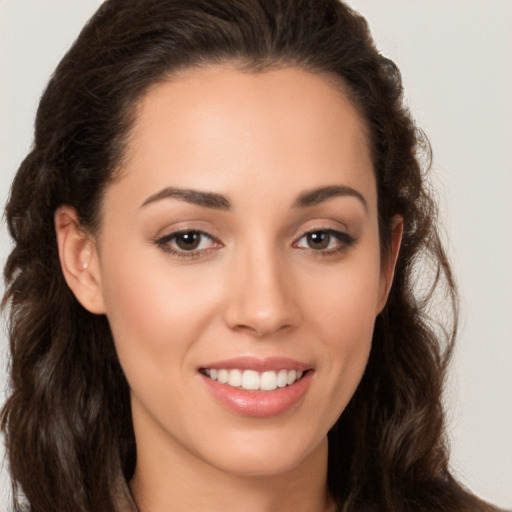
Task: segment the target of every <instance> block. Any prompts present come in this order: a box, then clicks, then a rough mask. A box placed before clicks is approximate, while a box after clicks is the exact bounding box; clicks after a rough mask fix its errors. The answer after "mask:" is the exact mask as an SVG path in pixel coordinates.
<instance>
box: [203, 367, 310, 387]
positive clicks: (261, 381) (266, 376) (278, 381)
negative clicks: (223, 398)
mask: <svg viewBox="0 0 512 512" xmlns="http://www.w3.org/2000/svg"><path fill="white" fill-rule="evenodd" d="M200 371H201V373H202V374H203V375H206V376H207V377H209V378H210V379H212V380H215V381H217V382H219V383H220V384H227V385H228V386H231V387H233V388H237V389H243V390H246V391H274V390H275V389H278V388H285V387H287V386H291V385H292V384H295V383H296V382H297V381H299V380H300V379H301V378H302V377H303V375H304V371H302V370H299V369H290V370H288V369H285V368H282V369H280V370H267V371H263V372H258V371H256V370H243V369H239V368H202V369H201V370H200Z"/></svg>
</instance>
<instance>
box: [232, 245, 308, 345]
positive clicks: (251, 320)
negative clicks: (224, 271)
mask: <svg viewBox="0 0 512 512" xmlns="http://www.w3.org/2000/svg"><path fill="white" fill-rule="evenodd" d="M285 263H286V262H282V261H281V262H280V261H279V258H278V255H276V254H275V251H272V250H267V251H264V250H260V251H259V252H258V254H249V255H247V254H246V255H240V257H238V258H237V259H236V261H234V262H233V265H232V266H231V268H230V270H229V272H230V279H229V282H230V293H229V301H228V304H227V305H226V308H225V320H226V323H227V325H228V326H229V328H231V329H234V330H237V331H242V332H246V333H248V334H251V335H252V336H256V337H260V338H261V337H265V336H271V335H274V334H277V333H278V332H283V331H286V330H290V329H292V328H294V327H296V326H297V325H299V323H300V321H301V312H300V307H299V300H298V299H299V297H297V296H296V295H295V294H294V286H293V277H292V275H291V272H287V271H286V264H285Z"/></svg>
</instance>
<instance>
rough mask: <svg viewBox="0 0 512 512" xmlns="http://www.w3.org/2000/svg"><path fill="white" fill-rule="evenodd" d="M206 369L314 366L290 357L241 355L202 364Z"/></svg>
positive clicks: (275, 368)
mask: <svg viewBox="0 0 512 512" xmlns="http://www.w3.org/2000/svg"><path fill="white" fill-rule="evenodd" d="M201 368H204V369H217V370H221V369H225V370H234V369H238V370H254V371H257V372H264V371H270V370H274V371H278V370H300V371H303V372H305V371H306V370H310V369H311V368H312V367H311V365H310V364H307V363H303V362H300V361H297V360H295V359H290V358H288V357H265V358H259V357H253V356H240V357H235V358H232V359H224V360H222V361H215V362H212V363H208V364H205V365H202V366H201Z"/></svg>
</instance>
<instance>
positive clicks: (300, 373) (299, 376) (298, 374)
mask: <svg viewBox="0 0 512 512" xmlns="http://www.w3.org/2000/svg"><path fill="white" fill-rule="evenodd" d="M303 374H304V372H303V371H302V370H298V371H297V376H296V377H295V380H299V379H300V378H301V377H302V375H303Z"/></svg>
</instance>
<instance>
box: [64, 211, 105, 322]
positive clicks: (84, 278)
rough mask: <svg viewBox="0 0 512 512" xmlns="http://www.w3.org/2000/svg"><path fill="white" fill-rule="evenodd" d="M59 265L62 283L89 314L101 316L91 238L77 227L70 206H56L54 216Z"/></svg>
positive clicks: (100, 292)
mask: <svg viewBox="0 0 512 512" xmlns="http://www.w3.org/2000/svg"><path fill="white" fill-rule="evenodd" d="M54 221H55V232H56V235H57V245H58V249H59V258H60V265H61V268H62V273H63V274H64V278H65V279H66V283H67V284H68V286H69V287H70V288H71V291H72V292H73V293H74V295H75V297H76V298H77V300H78V301H79V302H80V304H82V306H83V307H84V308H85V309H87V310H88V311H90V312H91V313H96V314H103V313H105V306H104V303H103V294H102V289H101V274H100V267H99V258H98V252H97V250H96V242H95V240H94V238H93V237H92V236H91V235H90V234H88V233H87V232H86V230H85V229H83V228H82V227H81V226H80V222H79V220H78V215H77V213H76V211H75V209H74V208H72V207H71V206H66V205H64V206H60V207H59V208H58V209H57V210H56V211H55V215H54Z"/></svg>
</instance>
